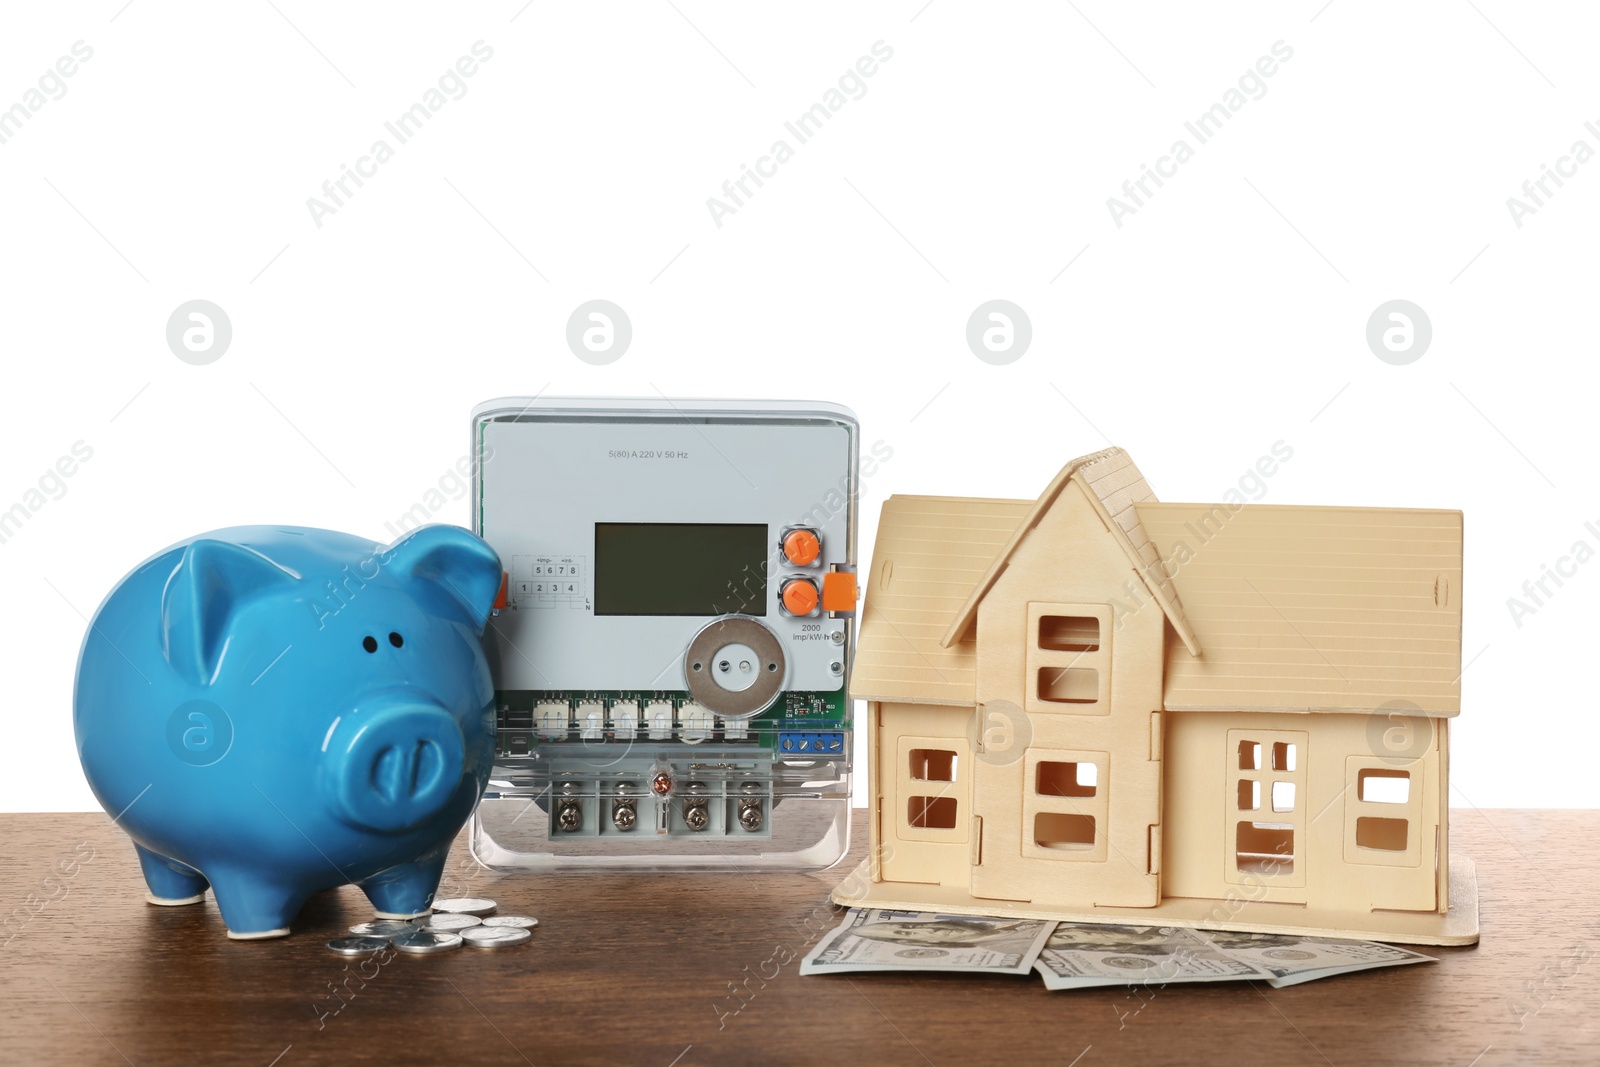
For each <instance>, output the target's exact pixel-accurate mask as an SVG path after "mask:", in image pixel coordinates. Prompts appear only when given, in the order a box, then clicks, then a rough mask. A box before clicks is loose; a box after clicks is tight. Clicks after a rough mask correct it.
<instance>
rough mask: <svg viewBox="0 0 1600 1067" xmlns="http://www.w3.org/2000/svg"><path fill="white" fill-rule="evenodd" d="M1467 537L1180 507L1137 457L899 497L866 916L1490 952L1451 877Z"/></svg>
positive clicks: (862, 891)
mask: <svg viewBox="0 0 1600 1067" xmlns="http://www.w3.org/2000/svg"><path fill="white" fill-rule="evenodd" d="M1461 553H1462V518H1461V513H1460V512H1456V511H1438V510H1422V509H1401V508H1364V507H1302V506H1275V505H1262V504H1249V503H1242V502H1235V503H1227V504H1170V503H1161V502H1159V501H1157V500H1156V498H1155V496H1154V495H1153V494H1152V493H1151V491H1150V487H1149V486H1148V485H1147V484H1146V482H1145V480H1144V477H1143V475H1141V474H1140V473H1139V470H1138V468H1137V467H1135V466H1134V464H1133V460H1132V459H1131V458H1130V457H1129V456H1128V454H1127V453H1126V452H1124V451H1123V450H1121V449H1118V448H1111V449H1107V450H1105V451H1102V452H1097V453H1094V454H1093V455H1089V456H1084V457H1082V458H1080V459H1075V460H1073V461H1072V462H1071V463H1068V464H1067V466H1066V467H1065V468H1064V469H1063V470H1062V471H1061V472H1060V474H1058V475H1057V476H1056V477H1055V479H1054V480H1053V481H1052V482H1051V483H1050V485H1049V486H1048V487H1047V488H1046V489H1045V491H1044V493H1043V494H1041V495H1040V497H1039V498H1038V499H1037V500H1035V501H1031V502H1030V501H1017V500H991V499H972V498H962V497H934V496H904V495H896V496H892V497H890V498H889V499H888V500H887V501H886V502H885V504H884V507H883V514H882V519H881V522H880V525H879V528H878V538H877V544H876V547H875V550H874V553H873V559H872V567H871V571H870V573H869V576H868V578H867V581H866V582H865V583H864V588H865V605H864V608H863V612H862V617H861V628H860V637H859V641H858V645H857V651H856V655H855V661H854V667H853V674H852V681H851V695H852V696H853V697H855V698H858V699H861V700H864V701H865V702H866V707H867V713H866V720H865V724H866V729H867V731H868V735H869V750H870V752H871V756H870V767H869V778H870V811H869V826H870V831H869V832H870V851H869V858H868V860H867V861H866V862H865V863H864V864H863V867H862V869H861V870H860V871H859V872H858V874H857V875H856V876H853V877H851V878H848V879H846V880H845V882H844V883H843V884H842V885H841V886H840V888H839V889H838V890H836V892H835V895H834V899H835V900H836V901H837V902H838V903H841V904H850V905H861V906H870V907H896V908H908V909H915V910H923V911H939V912H950V913H957V914H979V915H1006V916H1030V917H1045V918H1059V919H1071V920H1076V921H1085V922H1097V921H1098V922H1134V923H1138V922H1144V923H1159V924H1164V925H1179V926H1194V927H1209V928H1214V929H1227V930H1260V931H1293V932H1307V933H1323V934H1329V935H1334V936H1356V937H1367V938H1374V939H1379V940H1388V941H1406V942H1416V943H1427V944H1463V943H1470V942H1473V941H1475V940H1476V939H1477V928H1478V924H1477V901H1476V880H1475V876H1474V873H1473V870H1472V866H1471V863H1470V861H1468V860H1465V859H1464V858H1462V857H1451V855H1450V850H1449V771H1450V766H1449V739H1450V725H1451V720H1452V719H1453V718H1454V717H1455V715H1456V714H1457V713H1458V711H1459V710H1460V702H1461V567H1462V554H1461Z"/></svg>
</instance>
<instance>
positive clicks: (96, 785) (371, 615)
mask: <svg viewBox="0 0 1600 1067" xmlns="http://www.w3.org/2000/svg"><path fill="white" fill-rule="evenodd" d="M500 581H501V569H500V560H499V558H498V557H496V555H495V553H494V551H493V550H492V549H491V548H489V546H488V545H486V544H484V543H483V542H482V541H480V540H479V539H478V538H476V537H474V536H473V535H472V534H470V533H468V532H467V531H465V530H462V529H459V528H457V527H454V526H425V527H422V528H420V529H417V530H415V531H413V532H411V533H410V534H408V535H406V536H405V537H403V538H401V539H400V540H399V541H396V542H395V543H394V544H392V545H389V546H387V547H385V546H383V545H378V544H374V543H373V542H371V541H367V540H365V539H363V538H359V537H352V536H350V535H348V534H341V533H334V532H331V531H328V530H313V529H305V528H295V527H276V526H242V527H236V528H233V529H227V530H218V531H216V532H214V533H209V534H203V535H201V536H199V537H196V538H193V539H191V540H189V541H185V542H183V543H181V544H178V545H174V546H173V547H171V548H169V549H167V550H166V551H164V552H162V553H160V554H159V555H157V556H155V557H154V558H152V559H150V560H148V561H146V562H145V563H143V564H142V565H140V566H139V567H138V569H136V570H135V571H133V573H131V574H129V575H128V576H127V577H125V578H124V579H123V580H122V582H121V583H120V584H118V586H117V587H116V588H115V589H114V590H112V592H111V594H110V596H108V597H106V600H105V603H103V604H101V605H100V609H99V611H98V612H97V613H96V615H95V617H94V621H93V622H92V623H91V624H90V627H89V632H88V633H87V634H86V635H85V637H84V641H83V649H82V651H81V653H80V654H79V659H78V677H77V686H76V690H75V692H74V695H73V726H74V729H75V731H76V734H77V742H78V754H79V757H80V758H81V759H82V761H83V770H84V774H85V775H86V776H87V777H88V779H89V785H90V787H91V788H92V789H93V790H94V794H95V796H96V797H97V798H98V799H99V801H100V803H101V804H102V805H103V806H104V807H105V809H106V811H108V812H110V813H111V815H112V816H113V818H114V819H115V820H116V822H117V823H118V825H120V826H121V827H122V828H123V829H124V830H126V831H127V832H128V834H129V836H131V837H132V838H133V841H134V847H135V848H136V849H137V850H138V854H139V863H140V865H141V866H142V867H143V869H144V877H145V882H146V884H147V885H148V886H149V889H150V893H149V896H148V898H147V899H149V901H150V902H151V903H152V904H192V903H197V902H198V901H200V900H201V899H202V898H203V895H204V893H205V890H206V886H207V885H209V886H210V887H211V889H212V892H213V893H214V894H215V896H216V898H217V906H218V907H219V908H220V909H221V911H222V918H223V921H224V922H226V923H227V925H228V936H229V937H235V938H262V937H279V936H282V935H284V934H287V933H288V932H289V924H290V922H291V921H292V920H293V918H294V916H295V915H296V913H298V912H299V910H300V907H301V905H302V904H304V903H305V901H306V898H307V897H309V896H310V895H311V894H312V893H315V892H318V891H320V890H323V889H329V888H332V887H334V886H339V885H344V884H346V883H353V884H355V885H358V886H360V887H361V889H362V891H363V892H365V893H366V895H367V898H368V899H369V900H370V901H371V902H372V905H373V907H374V908H376V909H377V914H378V915H379V916H380V917H384V918H409V917H412V916H415V915H420V914H423V913H425V912H426V911H427V910H428V908H429V905H430V904H431V903H432V901H433V895H434V892H435V890H437V888H438V885H439V877H440V874H441V873H442V871H443V869H444V863H445V855H446V852H447V851H448V850H449V847H450V843H451V841H452V839H453V838H454V837H455V834H456V832H457V831H458V830H459V829H460V828H461V826H462V824H463V823H465V822H466V820H467V817H468V816H469V815H471V813H472V809H473V808H474V807H475V806H476V805H477V803H478V800H479V798H480V797H481V796H482V795H483V789H484V786H485V785H486V784H487V782H488V779H489V768H490V765H491V762H492V759H493V749H494V687H493V685H492V683H491V682H490V679H489V668H488V664H487V662H486V661H485V658H484V652H483V648H482V645H481V644H480V641H479V639H480V637H481V635H482V633H483V628H484V625H485V623H486V622H487V621H488V617H489V613H490V610H491V608H492V606H493V603H494V600H495V597H496V596H497V594H498V593H499V590H500Z"/></svg>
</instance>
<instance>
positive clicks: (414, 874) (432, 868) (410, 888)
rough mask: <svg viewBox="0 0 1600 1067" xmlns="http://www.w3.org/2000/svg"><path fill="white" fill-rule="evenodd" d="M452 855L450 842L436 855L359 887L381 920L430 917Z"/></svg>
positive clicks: (374, 877) (390, 871) (430, 855)
mask: <svg viewBox="0 0 1600 1067" xmlns="http://www.w3.org/2000/svg"><path fill="white" fill-rule="evenodd" d="M449 852H450V849H449V844H448V843H446V845H445V846H444V847H442V848H439V849H437V850H436V854H429V855H426V856H423V857H422V858H421V859H418V860H413V861H411V862H410V863H402V864H400V865H399V866H398V867H390V868H389V869H388V870H386V871H379V872H378V873H377V874H375V875H373V876H372V877H371V878H368V879H367V880H366V881H364V882H359V883H357V884H358V885H360V887H361V891H362V892H363V893H365V894H366V895H367V899H368V900H370V901H372V906H373V908H374V909H376V911H377V915H378V918H380V919H414V918H416V917H417V916H419V915H426V914H428V910H429V907H430V906H431V905H432V904H433V894H434V892H435V891H437V890H438V888H439V878H440V876H441V875H443V874H444V861H445V858H446V857H447V856H448V855H449Z"/></svg>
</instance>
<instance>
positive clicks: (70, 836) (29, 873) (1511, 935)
mask: <svg viewBox="0 0 1600 1067" xmlns="http://www.w3.org/2000/svg"><path fill="white" fill-rule="evenodd" d="M860 817H861V813H859V812H858V813H857V820H858V825H857V833H856V845H855V848H854V849H853V850H852V858H851V859H849V860H847V861H846V862H845V863H844V864H842V865H841V866H839V867H836V868H835V869H834V870H832V871H828V872H823V873H821V874H810V875H805V874H800V875H775V874H743V873H737V872H720V873H717V874H705V875H671V876H651V875H614V874H605V875H563V876H559V877H555V876H529V875H497V874H493V873H491V872H489V871H485V870H483V869H482V868H479V867H477V866H476V864H474V863H473V862H472V860H471V859H470V858H468V857H467V856H466V854H465V852H464V850H463V847H462V845H463V843H462V842H461V841H458V842H457V843H456V853H455V855H454V856H453V857H452V861H451V865H450V867H449V868H448V870H447V873H446V881H445V886H444V892H446V893H448V894H450V895H462V894H466V893H471V894H473V895H481V896H488V897H491V898H493V899H495V900H497V901H498V902H499V904H500V910H501V911H502V912H504V913H507V914H518V913H520V914H529V915H535V916H537V917H538V918H539V922H540V926H539V929H538V930H536V931H535V932H534V941H533V943H532V944H531V945H529V946H525V947H521V948H515V949H501V950H495V951H481V950H476V949H473V948H471V947H463V948H461V949H459V950H457V951H454V952H449V953H444V954H441V955H438V956H421V957H417V956H397V957H396V958H394V959H392V960H390V961H389V962H387V963H385V964H382V965H381V966H379V965H377V964H374V963H369V964H367V965H366V969H365V971H363V970H362V969H361V964H360V963H359V962H354V963H348V965H347V961H346V960H345V959H343V958H341V957H338V956H335V955H333V954H332V953H330V952H328V951H327V949H326V948H325V947H324V942H325V941H326V940H327V939H328V938H330V937H334V936H338V935H340V934H342V933H343V932H344V930H345V928H346V927H347V926H349V925H350V924H351V923H355V922H360V921H362V920H364V919H368V918H371V912H370V909H369V908H368V907H367V904H366V900H365V898H363V897H362V896H361V895H360V893H359V892H357V891H356V890H354V889H351V888H349V887H346V888H343V889H339V890H336V891H333V892H329V893H324V894H322V895H320V896H318V897H316V898H314V899H313V900H312V901H311V903H309V904H308V905H307V906H306V909H305V911H303V912H302V913H301V915H300V917H299V919H298V920H297V921H296V923H295V926H294V933H293V935H291V936H290V937H287V938H283V939H280V940H275V941H257V942H238V941H230V940H228V939H227V938H226V936H224V929H223V925H222V922H221V919H220V918H219V916H218V914H217V910H216V906H215V904H214V903H213V902H212V901H211V900H210V899H209V898H208V899H207V900H206V902H205V903H203V904H200V905H195V906H191V907H181V908H158V907H152V906H150V905H148V904H146V903H145V902H144V885H143V883H142V881H141V880H140V878H139V872H138V865H137V863H136V862H135V860H134V855H133V849H132V847H131V845H130V844H129V842H128V840H127V838H126V837H125V836H124V835H123V834H122V833H121V831H119V830H117V829H116V828H115V827H114V826H113V825H112V824H111V822H110V819H109V818H107V817H106V816H105V815H102V814H93V815H90V814H53V815H0V834H3V836H0V840H3V841H4V842H5V849H4V852H5V855H4V859H3V861H0V902H3V906H4V907H5V908H7V909H9V914H8V916H7V917H6V918H5V919H4V929H5V936H6V937H7V938H9V940H7V941H6V942H5V949H4V956H3V959H4V965H3V966H0V1004H3V1005H4V1009H3V1013H4V1014H3V1021H0V1062H4V1063H18V1064H41V1063H71V1064H123V1063H132V1064H137V1065H139V1067H144V1065H146V1064H169V1063H206V1064H254V1065H259V1067H265V1065H268V1064H278V1065H281V1067H292V1065H296V1064H306V1063H339V1064H358V1063H373V1064H386V1065H387V1064H408V1063H474V1064H476V1063H482V1064H527V1063H533V1064H551V1063H597V1064H599V1063H604V1064H615V1063H627V1064H646V1065H653V1067H673V1065H677V1067H688V1065H690V1064H699V1063H751V1062H766V1063H804V1064H808V1065H813V1067H815V1065H825V1064H829V1063H855V1062H870V1063H873V1064H885V1065H887V1064H912V1065H923V1064H947V1063H970V1062H1005V1063H1008V1064H1012V1063H1017V1064H1021V1063H1046V1062H1048V1063H1052V1064H1059V1065H1062V1067H1066V1065H1078V1067H1094V1065H1096V1064H1112V1063H1119V1064H1120V1063H1129V1064H1140V1065H1144V1064H1151V1065H1153V1064H1163V1063H1180V1062H1181V1063H1185V1064H1190V1063H1219V1064H1220V1063H1227V1064H1273V1065H1278V1064H1299V1063H1305V1064H1339V1065H1343V1064H1373V1063H1384V1064H1401V1063H1429V1064H1434V1063H1439V1064H1452V1065H1457V1067H1493V1065H1498V1064H1521V1063H1530V1062H1538V1063H1583V1064H1593V1063H1596V1062H1600V962H1596V961H1595V959H1594V957H1595V955H1596V952H1597V946H1600V905H1597V904H1596V897H1595V891H1594V882H1593V881H1592V879H1594V878H1595V876H1597V875H1600V811H1478V810H1472V809H1458V810H1456V811H1455V812H1453V814H1452V818H1453V824H1452V825H1453V829H1454V838H1453V840H1452V850H1453V851H1460V852H1462V853H1464V854H1467V855H1470V856H1472V857H1474V858H1475V859H1476V860H1477V862H1478V876H1479V882H1480V888H1481V893H1482V912H1481V918H1482V925H1483V941H1482V943H1481V944H1480V945H1479V946H1477V947H1474V948H1463V949H1430V950H1426V951H1428V952H1429V954H1435V955H1438V956H1439V957H1441V959H1440V962H1439V963H1437V964H1422V965H1419V966H1411V967H1399V968H1393V969H1389V970H1382V971H1371V972H1367V973H1362V974H1352V975H1346V976H1343V977H1339V978H1332V979H1327V980H1324V981H1320V982H1311V983H1308V984H1306V985H1302V986H1296V987H1292V988H1288V989H1281V990H1275V989H1271V988H1269V987H1267V986H1266V985H1264V984H1245V983H1232V984H1227V985H1192V986H1175V987H1170V988H1164V989H1155V990H1148V991H1137V992H1135V991H1132V990H1128V989H1098V990H1084V991H1078V992H1061V993H1050V992H1047V991H1046V990H1045V988H1044V985H1043V983H1041V982H1040V981H1039V980H1038V979H1037V978H1011V977H988V976H985V977H968V976H964V975H938V974H931V975H916V976H901V975H877V974H864V975H858V976H827V977H810V978H801V977H799V975H798V973H797V970H798V962H797V961H798V959H799V957H800V956H801V955H802V954H803V953H804V952H805V950H806V949H807V948H808V947H809V946H810V945H811V944H813V943H814V942H815V941H816V939H817V938H818V937H819V936H820V935H821V934H822V933H823V931H825V930H827V929H829V928H831V927H832V926H833V925H834V924H835V923H836V922H837V915H838V914H839V913H838V912H836V910H835V909H834V908H833V907H832V905H830V904H829V901H828V892H829V890H830V889H831V888H832V886H833V883H834V882H835V881H836V880H837V879H838V878H840V877H842V874H843V872H845V871H848V870H849V869H850V868H851V867H852V866H854V864H855V863H856V862H857V861H858V859H859V858H860V856H861V854H862V851H863V843H864V834H862V833H861V827H860V825H859V820H860ZM63 872H70V873H63ZM364 975H365V976H364ZM336 990H337V994H336V992H335V991H336Z"/></svg>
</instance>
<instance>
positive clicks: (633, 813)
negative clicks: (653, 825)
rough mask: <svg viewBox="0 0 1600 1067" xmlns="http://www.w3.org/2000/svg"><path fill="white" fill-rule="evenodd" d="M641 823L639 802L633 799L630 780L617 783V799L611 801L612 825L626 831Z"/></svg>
mask: <svg viewBox="0 0 1600 1067" xmlns="http://www.w3.org/2000/svg"><path fill="white" fill-rule="evenodd" d="M638 823H639V802H638V801H636V800H635V799H633V785H632V783H630V782H618V783H617V799H615V800H613V801H612V802H611V825H613V826H615V827H616V828H617V829H618V830H621V831H623V832H624V833H626V832H627V831H629V830H632V829H633V828H634V827H635V826H637V825H638Z"/></svg>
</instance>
